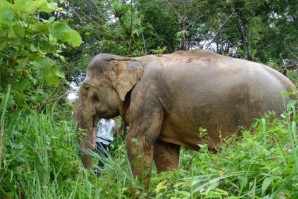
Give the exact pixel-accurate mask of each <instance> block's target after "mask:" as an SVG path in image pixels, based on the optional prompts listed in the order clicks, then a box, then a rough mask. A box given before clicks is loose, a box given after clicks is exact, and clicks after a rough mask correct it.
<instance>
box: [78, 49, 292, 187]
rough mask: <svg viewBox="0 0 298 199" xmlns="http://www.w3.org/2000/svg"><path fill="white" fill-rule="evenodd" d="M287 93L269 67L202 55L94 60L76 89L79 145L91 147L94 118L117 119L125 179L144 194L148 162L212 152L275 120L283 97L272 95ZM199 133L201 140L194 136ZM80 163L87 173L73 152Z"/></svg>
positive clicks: (172, 162) (173, 163) (170, 162)
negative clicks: (127, 169)
mask: <svg viewBox="0 0 298 199" xmlns="http://www.w3.org/2000/svg"><path fill="white" fill-rule="evenodd" d="M294 88H295V86H294V85H293V83H292V82H291V81H290V80H289V79H287V78H286V77H285V76H283V75H282V74H281V73H279V72H277V71H275V70H274V69H272V68H270V67H267V66H265V65H262V64H259V63H254V62H250V61H245V60H240V59H234V58H230V57H226V56H222V55H218V54H216V53H213V52H209V51H204V50H194V51H179V52H175V53H173V54H168V55H148V56H143V57H135V58H127V57H119V56H115V55H110V54H99V55H97V56H96V57H94V59H93V60H92V61H91V63H90V64H89V66H88V70H87V76H86V79H85V80H84V82H83V83H82V85H81V87H80V90H79V103H78V111H77V122H78V126H79V128H82V129H85V134H84V135H83V136H82V137H81V138H80V145H81V147H82V148H84V149H92V146H91V143H92V138H93V137H92V128H93V127H94V126H95V124H96V121H97V120H98V118H113V117H115V116H118V115H121V117H122V118H124V120H125V121H126V122H127V123H128V125H129V130H128V134H127V137H126V149H127V154H128V157H129V161H130V164H131V167H132V171H133V174H134V175H135V176H139V177H141V179H143V180H144V183H145V186H146V187H147V188H148V184H149V179H150V172H151V165H152V162H153V161H154V162H155V164H156V167H157V170H158V172H162V171H166V170H169V169H174V168H177V166H178V162H179V150H180V146H185V147H187V148H191V149H197V148H198V144H208V147H209V148H213V149H216V148H217V147H218V146H220V145H221V144H222V140H223V138H225V137H227V136H229V135H231V134H233V133H236V134H239V129H249V128H250V125H251V124H252V123H253V122H254V120H255V119H256V118H259V117H261V116H262V115H263V114H264V113H265V112H267V111H275V112H276V113H277V115H279V114H281V113H282V112H283V111H284V107H285V104H286V103H287V101H289V100H290V97H281V96H280V94H281V93H284V92H290V91H292V89H294ZM294 98H296V97H293V99H294ZM199 128H205V129H206V130H207V134H206V135H205V136H203V137H200V136H198V134H199ZM138 155H141V156H138ZM137 157H142V158H141V159H140V158H137ZM81 159H82V162H83V164H84V166H85V167H86V168H90V166H91V159H90V157H88V155H86V154H84V153H81ZM136 160H138V161H136Z"/></svg>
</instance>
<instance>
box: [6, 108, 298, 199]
mask: <svg viewBox="0 0 298 199" xmlns="http://www.w3.org/2000/svg"><path fill="white" fill-rule="evenodd" d="M293 106H294V104H293V103H292V104H290V105H289V106H288V112H286V113H285V114H283V118H282V119H275V117H276V116H275V115H274V114H268V115H267V116H265V117H264V118H261V119H259V120H257V122H256V123H255V124H254V126H253V128H252V129H251V131H245V132H243V136H242V137H241V138H236V137H230V138H228V139H227V140H225V141H226V143H227V144H226V145H224V146H223V147H222V148H221V149H220V150H219V151H218V152H217V153H212V152H209V151H208V150H207V146H204V145H203V146H201V148H200V150H199V151H190V150H185V149H182V151H181V156H180V158H181V159H180V166H179V168H178V169H177V170H175V171H169V172H164V173H162V174H159V175H157V174H156V171H155V170H154V171H153V173H152V177H151V186H150V187H151V188H150V192H149V193H148V195H147V196H148V197H149V198H171V199H175V198H225V199H226V198H229V199H231V198H268V199H269V198H296V197H297V196H298V155H297V141H298V140H297V125H296V122H297V119H298V116H297V114H296V112H295V109H294V108H293ZM58 116H59V113H55V112H53V110H52V109H49V110H47V111H44V113H37V112H36V111H19V112H16V113H5V115H4V117H5V119H6V120H5V122H4V120H3V124H4V125H2V127H1V129H2V130H1V132H2V133H3V139H2V141H1V142H2V146H1V147H0V149H1V151H0V152H1V154H2V159H0V169H1V170H0V198H1V199H2V198H5V199H6V198H8V199H10V198H30V199H31V198H53V199H54V198H55V199H56V198H92V199H93V198H131V197H132V195H131V187H133V186H134V181H133V177H132V174H131V170H130V167H129V163H128V160H127V156H126V152H125V145H124V138H123V137H121V136H119V135H118V136H116V140H115V141H114V142H113V145H112V148H111V157H110V158H108V159H105V165H106V167H105V168H104V169H103V171H102V173H101V175H100V176H96V175H94V174H93V173H92V171H86V170H85V169H84V168H83V167H82V165H81V162H80V160H79V156H78V143H77V134H76V131H75V129H76V126H75V122H74V121H73V120H72V119H67V120H66V119H61V118H59V117H58ZM251 132H253V133H251ZM90 155H92V156H93V157H94V158H93V159H94V166H95V165H96V164H97V160H98V159H99V158H100V157H99V156H98V155H97V154H96V153H92V152H90Z"/></svg>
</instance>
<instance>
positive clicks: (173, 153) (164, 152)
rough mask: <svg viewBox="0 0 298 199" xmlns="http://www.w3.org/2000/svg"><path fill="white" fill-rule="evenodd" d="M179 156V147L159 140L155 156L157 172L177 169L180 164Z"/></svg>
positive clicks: (155, 146) (155, 148) (156, 144)
mask: <svg viewBox="0 0 298 199" xmlns="http://www.w3.org/2000/svg"><path fill="white" fill-rule="evenodd" d="M179 154H180V146H179V145H176V144H172V143H168V142H164V141H162V140H157V141H156V143H155V145H154V156H153V158H154V162H155V165H156V169H157V172H158V173H160V172H163V171H167V170H172V169H176V168H177V167H178V164H179Z"/></svg>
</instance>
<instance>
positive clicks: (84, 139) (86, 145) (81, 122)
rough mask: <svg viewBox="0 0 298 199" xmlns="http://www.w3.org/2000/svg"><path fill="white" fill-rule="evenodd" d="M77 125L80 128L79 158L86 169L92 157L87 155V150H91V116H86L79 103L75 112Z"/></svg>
mask: <svg viewBox="0 0 298 199" xmlns="http://www.w3.org/2000/svg"><path fill="white" fill-rule="evenodd" d="M76 120H77V127H78V129H82V131H81V133H79V136H78V139H79V144H80V158H81V161H82V163H83V165H84V167H85V168H86V169H90V168H91V165H92V159H91V157H90V155H88V151H91V150H93V147H92V143H93V139H94V138H93V117H92V116H87V117H86V115H85V114H84V112H83V111H82V106H81V105H80V104H79V105H78V109H77V113H76Z"/></svg>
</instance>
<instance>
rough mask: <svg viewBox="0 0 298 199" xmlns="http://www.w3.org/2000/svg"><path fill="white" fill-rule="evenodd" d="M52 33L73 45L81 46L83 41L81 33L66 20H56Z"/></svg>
mask: <svg viewBox="0 0 298 199" xmlns="http://www.w3.org/2000/svg"><path fill="white" fill-rule="evenodd" d="M50 33H51V35H52V36H53V37H55V38H57V39H58V40H61V41H63V42H67V43H69V44H70V45H71V46H73V47H76V46H80V45H81V43H82V38H81V36H80V35H79V33H78V32H77V31H75V30H73V29H72V28H70V27H69V26H68V25H67V24H66V23H65V22H60V21H56V22H54V23H52V24H51V26H50Z"/></svg>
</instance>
